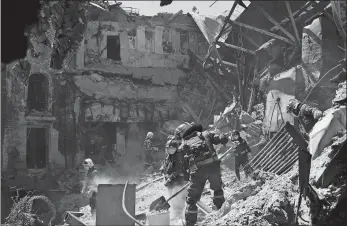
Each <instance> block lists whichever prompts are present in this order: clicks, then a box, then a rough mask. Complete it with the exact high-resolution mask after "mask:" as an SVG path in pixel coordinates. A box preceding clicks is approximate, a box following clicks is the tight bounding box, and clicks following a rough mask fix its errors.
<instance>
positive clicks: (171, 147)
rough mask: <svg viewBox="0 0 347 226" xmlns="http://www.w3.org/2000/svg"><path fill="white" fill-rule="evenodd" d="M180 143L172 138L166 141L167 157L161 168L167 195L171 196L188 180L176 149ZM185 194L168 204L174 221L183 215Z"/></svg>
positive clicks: (182, 160)
mask: <svg viewBox="0 0 347 226" xmlns="http://www.w3.org/2000/svg"><path fill="white" fill-rule="evenodd" d="M180 143H181V142H180V141H179V140H176V139H174V138H171V139H169V140H168V141H167V143H166V146H165V149H166V153H167V157H166V159H165V160H164V164H163V166H162V172H163V173H164V176H165V184H164V185H165V186H166V187H167V189H168V193H169V195H170V196H171V195H173V194H174V193H175V192H176V191H178V190H179V189H180V188H181V187H182V186H183V185H185V183H187V182H186V181H188V180H189V174H188V173H187V172H186V171H185V167H184V156H183V152H181V151H180V150H179V149H178V147H179V144H180ZM186 197H187V192H186V191H184V192H181V193H180V194H179V195H178V196H177V197H176V198H175V199H173V200H172V201H171V202H170V203H169V204H170V205H171V206H172V210H173V211H172V214H173V217H174V218H175V219H181V218H182V217H183V213H184V211H183V210H184V205H185V199H186Z"/></svg>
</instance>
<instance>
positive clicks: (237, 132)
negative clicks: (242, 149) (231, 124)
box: [231, 130, 240, 136]
mask: <svg viewBox="0 0 347 226" xmlns="http://www.w3.org/2000/svg"><path fill="white" fill-rule="evenodd" d="M231 135H232V136H236V135H237V136H240V132H239V131H237V130H234V131H233V132H232V133H231Z"/></svg>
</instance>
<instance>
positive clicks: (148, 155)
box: [143, 132, 158, 166]
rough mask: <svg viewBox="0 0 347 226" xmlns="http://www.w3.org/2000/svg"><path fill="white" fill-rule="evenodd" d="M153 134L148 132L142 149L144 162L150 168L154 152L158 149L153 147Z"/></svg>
mask: <svg viewBox="0 0 347 226" xmlns="http://www.w3.org/2000/svg"><path fill="white" fill-rule="evenodd" d="M153 135H154V134H153V133H152V132H148V133H147V136H146V138H145V141H144V144H143V146H144V149H145V161H146V164H147V166H151V165H152V164H153V162H154V152H155V151H157V150H158V148H156V147H153V144H152V139H153Z"/></svg>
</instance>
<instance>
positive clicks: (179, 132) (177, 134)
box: [174, 122, 192, 140]
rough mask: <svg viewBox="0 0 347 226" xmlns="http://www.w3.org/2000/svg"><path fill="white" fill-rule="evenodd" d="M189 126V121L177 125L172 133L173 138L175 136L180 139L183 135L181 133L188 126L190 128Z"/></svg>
mask: <svg viewBox="0 0 347 226" xmlns="http://www.w3.org/2000/svg"><path fill="white" fill-rule="evenodd" d="M191 126H192V125H191V124H190V123H188V122H185V123H183V124H181V125H179V126H178V127H177V128H176V129H175V134H174V136H175V138H176V139H177V140H181V139H182V136H183V133H184V132H186V130H187V129H188V128H190V127H191Z"/></svg>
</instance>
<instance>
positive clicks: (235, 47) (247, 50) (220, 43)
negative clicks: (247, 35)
mask: <svg viewBox="0 0 347 226" xmlns="http://www.w3.org/2000/svg"><path fill="white" fill-rule="evenodd" d="M218 45H221V46H223V45H224V46H226V47H229V48H232V49H237V50H240V51H243V52H246V53H249V54H252V55H255V52H254V51H252V50H249V49H245V48H242V47H240V46H235V45H232V44H228V43H223V42H218Z"/></svg>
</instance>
